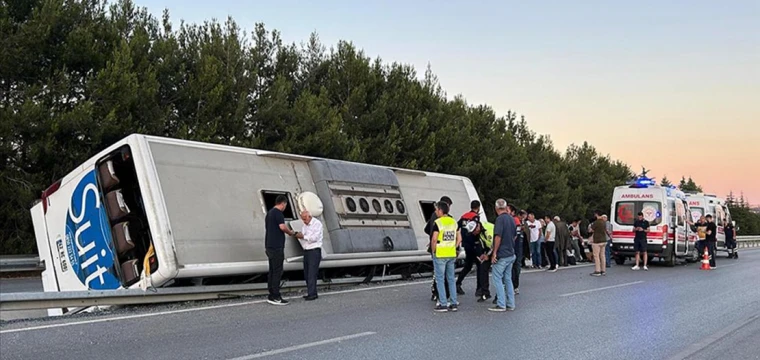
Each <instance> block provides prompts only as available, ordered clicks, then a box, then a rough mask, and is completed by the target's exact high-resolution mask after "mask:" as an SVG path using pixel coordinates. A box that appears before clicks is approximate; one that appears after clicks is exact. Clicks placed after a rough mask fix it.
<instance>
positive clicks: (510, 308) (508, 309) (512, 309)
mask: <svg viewBox="0 0 760 360" xmlns="http://www.w3.org/2000/svg"><path fill="white" fill-rule="evenodd" d="M507 311H515V308H513V307H507Z"/></svg>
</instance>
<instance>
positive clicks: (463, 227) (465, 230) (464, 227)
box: [457, 200, 480, 296]
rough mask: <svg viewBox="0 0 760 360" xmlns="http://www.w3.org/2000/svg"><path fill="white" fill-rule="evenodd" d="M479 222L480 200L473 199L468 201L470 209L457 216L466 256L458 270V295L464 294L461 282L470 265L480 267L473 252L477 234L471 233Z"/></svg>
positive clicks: (478, 292) (468, 271) (478, 294)
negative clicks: (462, 265)
mask: <svg viewBox="0 0 760 360" xmlns="http://www.w3.org/2000/svg"><path fill="white" fill-rule="evenodd" d="M479 222H480V201H478V200H473V201H472V202H471V203H470V211H468V212H466V213H464V215H462V217H460V218H459V230H460V231H461V233H462V247H463V248H464V252H465V255H466V256H467V257H466V258H465V260H464V267H463V268H462V271H460V272H459V278H457V294H458V295H464V290H462V282H463V281H464V278H465V277H466V276H467V274H469V273H470V271H471V270H472V265H473V264H475V266H477V267H478V268H480V261H478V256H477V255H476V254H475V243H476V242H477V240H478V236H477V235H476V234H474V233H473V232H474V231H475V229H476V227H477V225H478V223H479ZM476 271H477V270H476ZM477 273H478V284H480V272H479V271H477ZM479 290H480V289H478V290H477V291H475V296H480V291H479Z"/></svg>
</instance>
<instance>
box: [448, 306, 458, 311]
mask: <svg viewBox="0 0 760 360" xmlns="http://www.w3.org/2000/svg"><path fill="white" fill-rule="evenodd" d="M449 311H453V312H456V311H457V304H451V305H449Z"/></svg>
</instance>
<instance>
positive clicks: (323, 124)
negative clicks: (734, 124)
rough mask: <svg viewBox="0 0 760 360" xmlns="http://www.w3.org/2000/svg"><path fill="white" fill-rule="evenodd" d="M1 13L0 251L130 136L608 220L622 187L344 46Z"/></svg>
mask: <svg viewBox="0 0 760 360" xmlns="http://www.w3.org/2000/svg"><path fill="white" fill-rule="evenodd" d="M1 3H2V4H3V6H2V7H0V48H2V49H3V51H2V52H1V53H0V241H1V243H0V253H31V252H34V246H35V245H34V240H33V239H34V233H33V230H32V226H31V219H30V216H29V213H28V209H29V207H30V205H31V204H32V202H33V201H34V200H35V199H37V198H38V197H39V194H40V191H41V190H42V189H44V188H46V187H47V186H49V185H50V184H52V183H53V182H55V181H56V180H57V179H59V178H61V177H63V176H64V175H66V174H67V173H68V172H69V171H71V170H72V169H74V167H75V166H77V165H79V164H80V163H81V162H82V161H84V160H86V159H88V158H89V157H91V156H92V155H93V154H95V153H96V152H97V151H99V150H102V149H103V148H105V147H106V146H108V145H110V144H112V143H113V142H115V141H117V140H118V139H120V138H122V137H124V136H126V135H129V134H131V133H145V134H153V135H160V136H169V137H175V138H183V139H193V140H198V141H205V142H213V143H222V144H231V145H236V146H248V147H256V148H261V149H271V150H278V151H284V152H290V153H296V154H309V155H316V156H323V157H329V158H335V159H345V160H350V161H359V162H366V163H374V164H383V165H389V166H397V167H405V168H412V169H421V170H428V171H437V172H444V173H450V174H459V175H465V176H468V177H469V178H470V179H472V181H473V182H474V184H475V185H476V187H477V189H478V191H479V193H480V194H481V197H482V199H483V201H484V202H485V203H486V204H487V203H490V202H492V201H494V200H495V199H496V198H497V197H505V198H507V199H508V200H509V201H511V202H513V203H515V204H516V205H517V206H518V207H521V208H527V209H530V210H533V211H534V212H536V214H537V215H539V216H541V215H544V214H551V215H554V214H559V215H561V216H563V217H575V216H588V215H590V213H591V212H592V211H593V210H595V209H602V210H605V209H608V208H609V203H610V197H611V195H612V189H613V187H614V186H615V185H619V184H622V183H624V182H625V181H626V180H628V179H630V178H631V176H632V174H631V171H630V170H629V169H628V167H627V166H625V165H624V164H622V163H620V162H616V161H613V160H611V159H610V158H609V157H606V156H602V155H600V154H598V153H597V151H596V150H595V149H594V148H593V147H592V146H590V145H589V144H586V143H584V144H583V145H581V146H571V147H570V148H569V149H568V150H567V152H566V153H565V154H561V153H559V152H557V150H555V149H554V147H553V145H552V142H551V140H550V139H549V138H548V137H547V136H538V135H536V134H535V133H533V132H532V131H531V130H530V129H529V128H528V124H527V122H526V120H525V119H524V118H520V119H517V116H516V114H515V113H513V112H508V113H507V114H506V115H504V116H497V115H496V114H495V113H494V111H493V109H491V108H490V107H488V106H484V105H478V106H473V105H470V104H468V103H467V102H466V101H465V100H464V99H463V98H462V97H455V98H454V99H452V100H448V99H447V97H446V94H445V93H444V92H443V91H442V89H441V87H440V85H439V84H438V80H437V78H436V77H435V75H434V74H433V73H432V71H431V70H430V68H429V67H428V68H427V69H426V71H425V73H424V74H423V76H421V77H418V74H417V72H416V70H415V69H414V68H412V67H410V66H408V65H404V64H398V63H391V64H389V63H386V62H383V61H381V60H380V59H370V58H369V57H367V56H366V55H365V54H364V53H363V52H362V51H361V50H359V49H358V48H357V47H356V46H354V45H353V44H352V43H350V42H346V41H341V42H338V43H337V44H335V46H333V47H331V48H330V49H329V50H328V49H326V47H325V46H324V45H322V43H321V42H320V41H319V37H318V36H317V35H316V34H312V36H311V37H310V38H309V39H308V40H307V41H306V42H305V43H304V44H303V45H301V46H296V45H295V44H284V43H283V42H282V40H281V38H280V34H279V33H278V32H277V31H270V30H267V29H266V28H265V27H264V25H263V24H257V25H255V27H254V28H253V30H252V31H251V32H246V31H244V30H242V29H241V28H240V27H238V25H237V24H236V23H235V22H234V21H233V20H232V19H227V20H226V21H225V22H224V23H219V22H216V21H210V22H204V23H203V24H185V23H180V24H179V25H178V26H177V25H176V24H173V23H172V22H171V21H170V17H169V14H168V12H165V13H164V14H163V16H162V17H161V18H160V19H157V18H155V17H153V16H151V15H150V14H149V13H148V12H147V11H146V10H145V9H142V8H138V7H136V6H135V5H134V4H133V3H132V1H130V0H121V1H117V2H110V3H109V2H106V1H104V0H46V1H42V0H29V1H18V0H15V1H14V0H9V1H3V2H1ZM420 78H421V79H420ZM486 208H487V209H489V210H490V208H491V207H490V206H486Z"/></svg>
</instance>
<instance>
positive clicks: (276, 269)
mask: <svg viewBox="0 0 760 360" xmlns="http://www.w3.org/2000/svg"><path fill="white" fill-rule="evenodd" d="M287 206H288V198H287V197H285V195H278V196H277V198H276V199H275V205H274V207H273V208H272V209H271V210H269V212H267V216H266V218H265V219H264V222H265V226H266V236H265V238H264V246H265V248H266V254H267V258H269V274H268V275H267V278H268V279H267V280H268V282H269V284H268V288H269V298H268V299H267V302H268V303H270V304H272V305H287V304H288V301H287V300H285V299H283V298H282V296H281V295H280V280H281V279H282V264H283V262H284V261H285V234H288V235H290V236H295V235H296V233H295V232H293V231H292V230H290V229H289V228H288V226H287V225H285V215H284V214H283V211H285V208H286V207H287Z"/></svg>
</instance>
